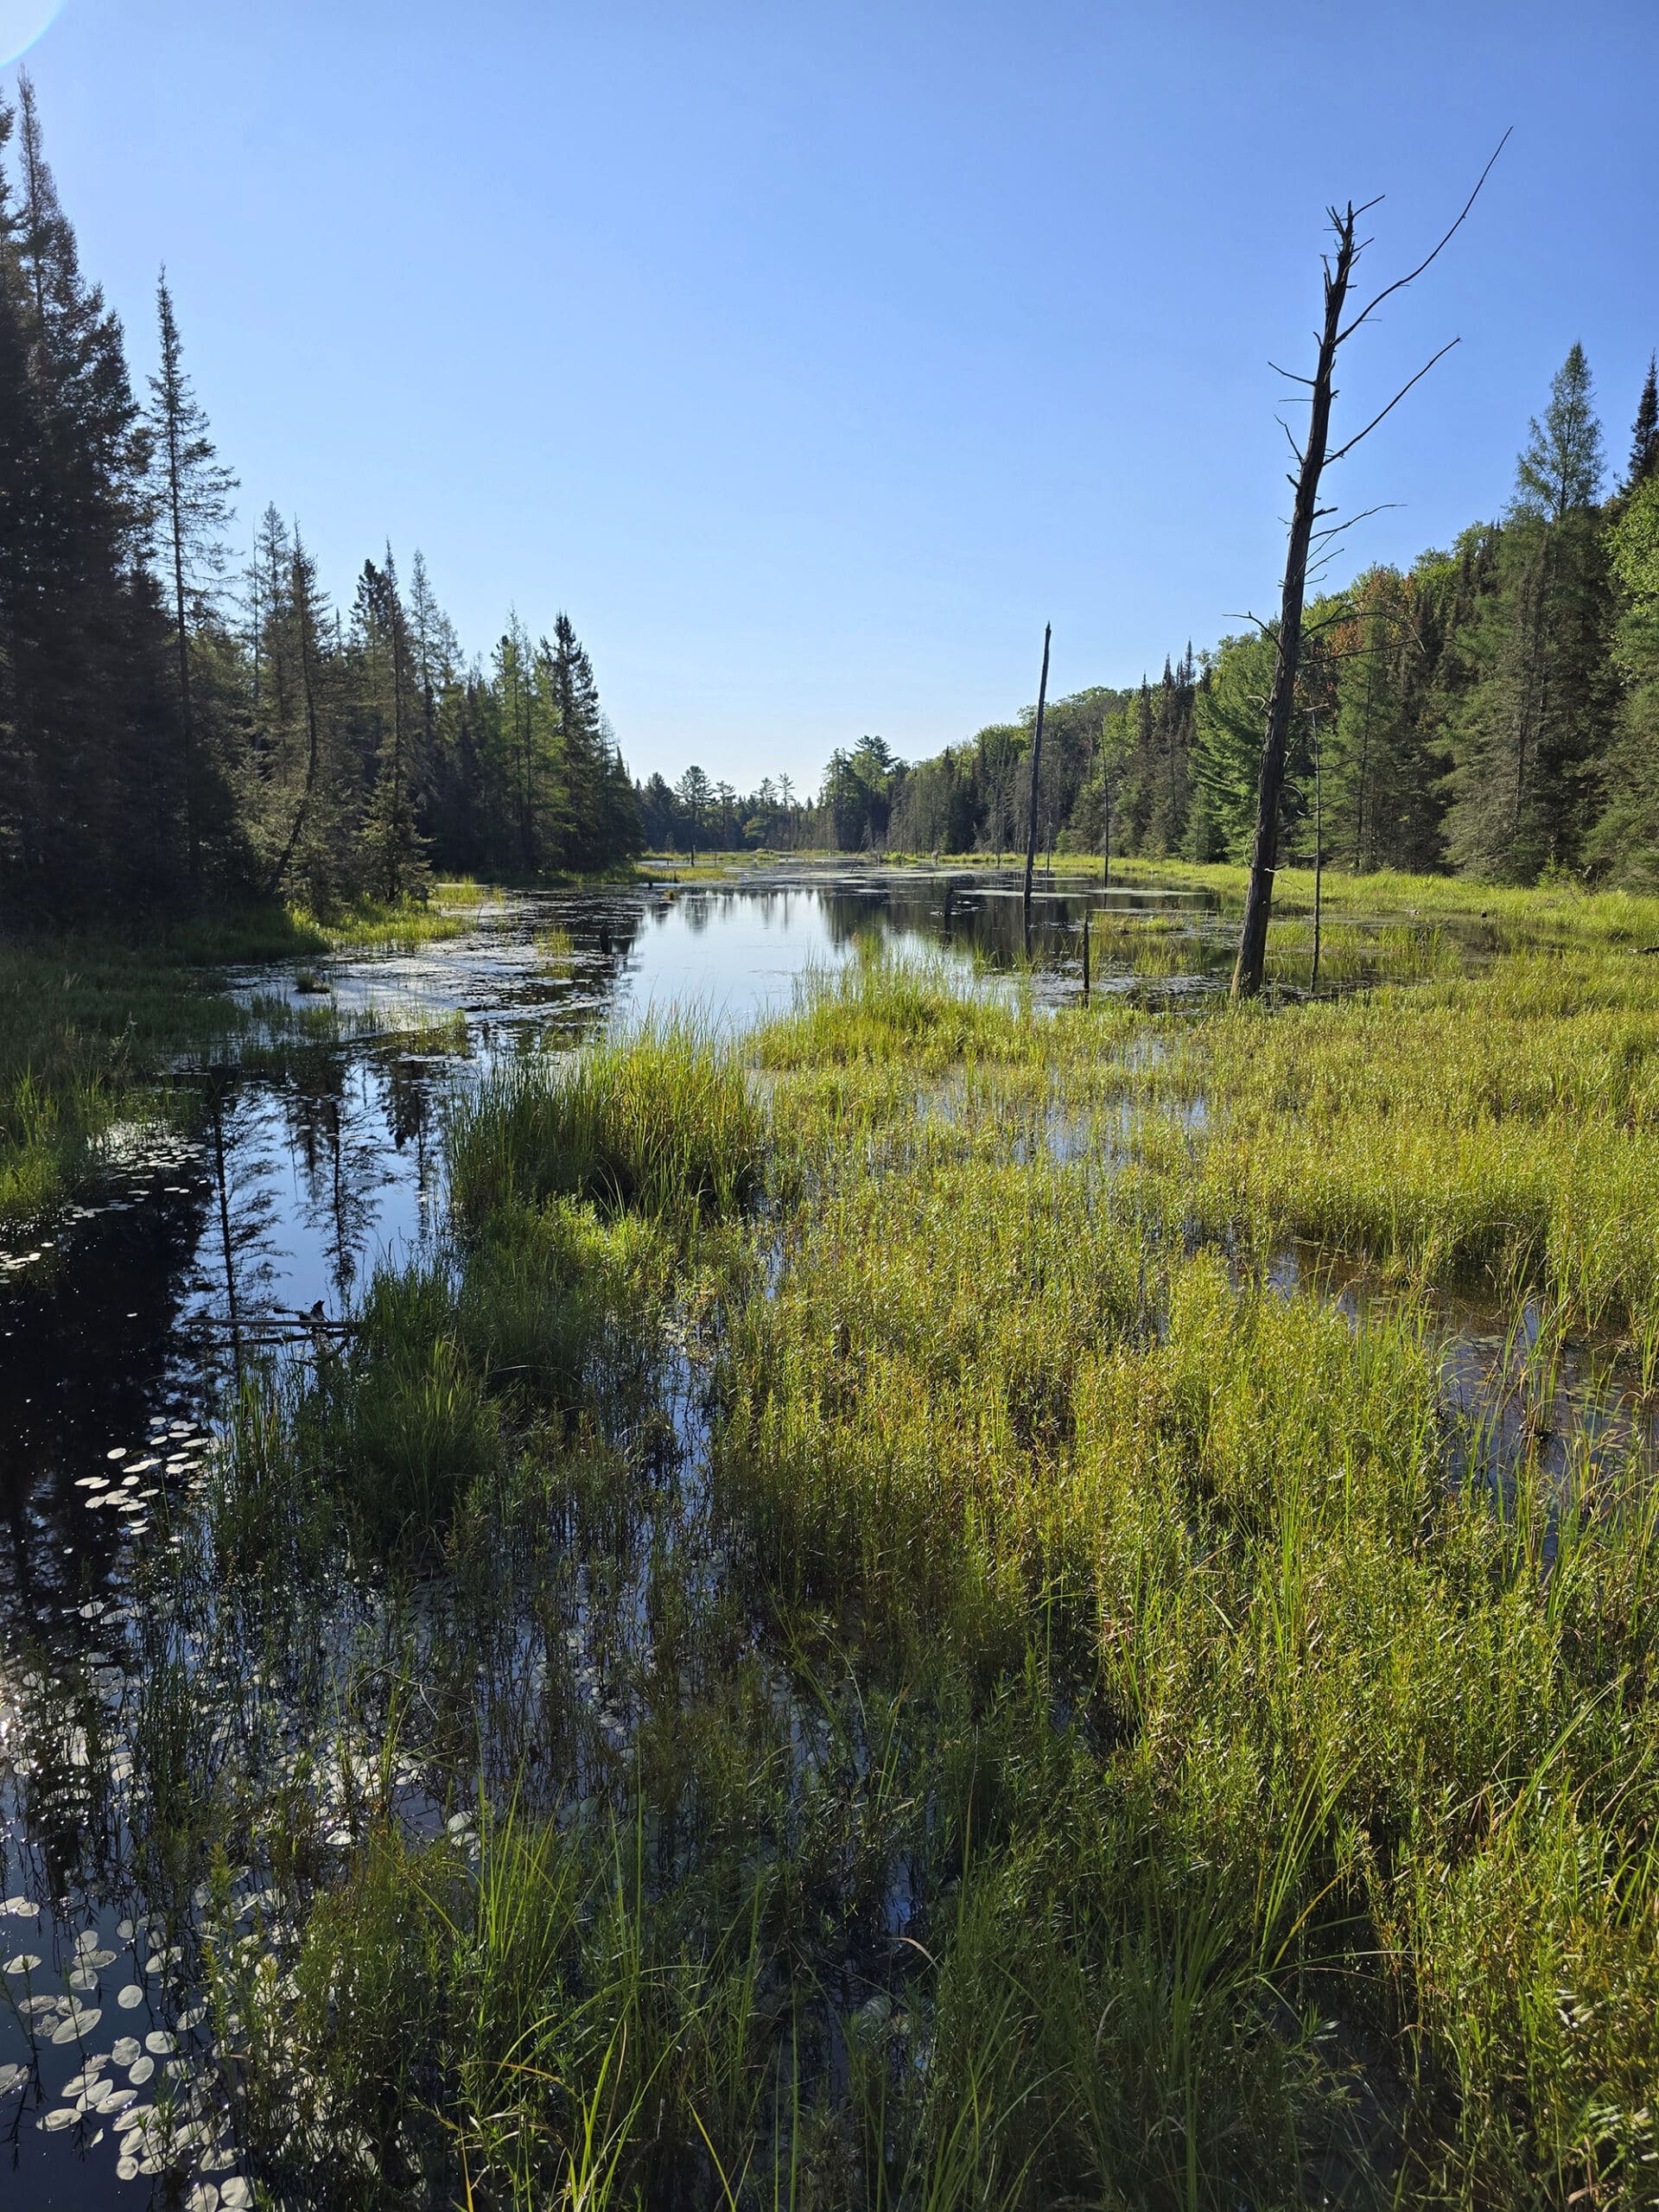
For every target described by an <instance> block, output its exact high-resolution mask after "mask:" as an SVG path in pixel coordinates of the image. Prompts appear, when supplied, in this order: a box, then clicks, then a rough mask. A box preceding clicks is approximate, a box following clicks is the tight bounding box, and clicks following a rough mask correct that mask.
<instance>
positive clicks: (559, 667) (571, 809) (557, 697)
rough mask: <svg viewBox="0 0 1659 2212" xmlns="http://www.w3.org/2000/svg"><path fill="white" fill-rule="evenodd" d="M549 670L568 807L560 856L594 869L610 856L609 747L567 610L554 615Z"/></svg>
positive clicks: (583, 651)
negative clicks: (607, 816) (607, 828)
mask: <svg viewBox="0 0 1659 2212" xmlns="http://www.w3.org/2000/svg"><path fill="white" fill-rule="evenodd" d="M549 673H550V680H551V684H552V690H553V706H554V712H555V715H556V718H557V724H558V732H559V749H560V756H561V762H562V766H563V780H564V799H565V806H566V810H567V823H566V829H565V837H564V850H563V855H562V859H563V864H564V866H565V867H567V868H575V869H577V870H582V871H588V870H592V869H594V868H602V867H604V866H605V864H606V862H607V861H608V860H609V858H610V857H611V855H610V854H609V853H608V852H607V849H606V838H605V812H606V806H605V788H606V783H607V777H608V773H609V768H610V761H609V758H608V753H609V748H608V747H607V743H606V738H605V727H604V717H603V715H602V714H601V709H600V704H599V686H598V685H597V684H596V683H594V669H593V663H592V662H591V661H590V660H589V659H588V653H587V649H586V648H585V647H584V646H583V645H582V643H581V641H580V639H578V638H577V636H576V633H575V627H574V626H573V625H572V623H571V620H570V618H569V615H568V614H559V615H557V616H556V617H555V619H554V623H553V649H552V655H551V659H550V664H549Z"/></svg>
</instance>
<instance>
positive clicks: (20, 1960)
mask: <svg viewBox="0 0 1659 2212" xmlns="http://www.w3.org/2000/svg"><path fill="white" fill-rule="evenodd" d="M40 1963H41V1955H40V1953H39V1952H38V1951H19V1952H18V1954H17V1955H16V1958H15V1959H8V1960H7V1961H6V1972H7V1973H8V1974H33V1973H34V1971H35V1967H37V1966H39V1964H40Z"/></svg>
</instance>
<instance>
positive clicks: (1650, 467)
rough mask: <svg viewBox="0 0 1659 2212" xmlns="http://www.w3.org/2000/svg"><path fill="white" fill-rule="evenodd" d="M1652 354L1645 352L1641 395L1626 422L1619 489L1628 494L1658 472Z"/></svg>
mask: <svg viewBox="0 0 1659 2212" xmlns="http://www.w3.org/2000/svg"><path fill="white" fill-rule="evenodd" d="M1655 369H1656V357H1655V356H1654V355H1653V354H1651V353H1649V356H1648V373H1647V378H1646V380H1645V381H1644V382H1643V386H1642V397H1641V398H1640V399H1639V400H1638V401H1637V409H1636V420H1635V422H1634V423H1632V424H1631V425H1630V467H1629V468H1628V469H1627V470H1626V472H1625V476H1624V483H1623V485H1622V486H1620V489H1621V490H1622V491H1623V492H1624V493H1625V494H1626V496H1627V497H1628V496H1629V494H1630V493H1632V492H1635V491H1637V489H1639V487H1640V486H1642V485H1643V484H1645V483H1646V482H1647V480H1648V479H1649V477H1650V476H1652V475H1654V474H1659V381H1656V375H1655Z"/></svg>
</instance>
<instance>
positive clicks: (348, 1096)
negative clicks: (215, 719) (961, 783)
mask: <svg viewBox="0 0 1659 2212" xmlns="http://www.w3.org/2000/svg"><path fill="white" fill-rule="evenodd" d="M1302 888H1303V887H1299V885H1298V884H1297V881H1296V880H1295V879H1294V876H1293V875H1291V874H1290V873H1289V872H1287V879H1286V897H1285V899H1284V902H1283V918H1282V919H1281V921H1280V922H1278V923H1277V924H1276V925H1275V929H1274V940H1273V958H1274V968H1272V969H1270V974H1272V975H1274V978H1275V982H1276V989H1275V992H1274V995H1273V997H1272V1000H1271V1002H1270V1003H1269V1004H1267V1005H1264V1006H1262V1007H1256V1008H1251V1009H1246V1010H1243V1011H1236V1010H1232V1009H1229V1008H1228V1007H1226V1006H1225V1004H1224V998H1223V994H1222V989H1221V986H1222V985H1223V984H1224V978H1225V974H1226V971H1227V969H1228V967H1229V966H1230V958H1231V950H1232V945H1233V943H1234V941H1235V938H1236V892H1237V887H1236V883H1235V882H1234V881H1233V880H1231V876H1230V872H1229V871H1225V870H1211V871H1199V872H1195V873H1192V874H1189V875H1188V876H1185V877H1183V878H1175V877H1169V878H1165V879H1160V878H1159V877H1158V876H1157V875H1156V874H1154V873H1151V872H1148V871H1141V872H1138V873H1135V874H1132V877H1131V880H1128V881H1127V882H1125V883H1123V884H1122V885H1120V886H1117V887H1114V888H1112V889H1111V890H1110V891H1103V889H1102V888H1101V887H1099V886H1098V885H1097V884H1096V883H1093V882H1092V881H1090V880H1089V879H1087V878H1085V877H1084V876H1082V875H1077V876H1073V877H1062V878H1060V879H1058V880H1054V881H1051V882H1048V883H1046V885H1045V886H1044V887H1043V891H1042V895H1041V896H1040V897H1039V900H1038V902H1037V908H1036V920H1035V925H1034V928H1033V933H1032V937H1031V940H1030V942H1029V944H1027V940H1026V938H1025V933H1024V931H1023V930H1022V928H1021V925H1020V903H1019V899H1018V896H1017V893H1016V891H1015V888H1014V883H1013V880H1012V879H1010V878H1006V877H1003V876H1001V875H1000V874H998V873H997V872H996V871H994V870H988V869H984V868H963V869H958V870H938V869H927V868H906V869H890V870H876V869H868V868H867V869H858V868H813V867H810V866H807V865H804V864H800V863H779V864H778V865H776V866H772V867H767V868H759V867H757V868H752V869H750V870H748V871H747V873H746V874H741V875H739V874H735V873H734V874H731V875H729V876H725V877H720V876H715V877H713V878H710V879H708V880H686V881H680V882H675V881H671V880H657V881H647V882H645V883H642V884H639V885H637V886H632V887H613V888H607V889H600V890H580V889H579V890H571V891H563V892H545V893H541V892H525V893H473V894H471V895H470V898H469V900H468V902H467V903H466V904H464V905H459V904H458V905H456V906H454V907H453V908H452V909H451V913H450V919H449V922H448V925H447V926H446V927H445V928H444V929H443V930H442V931H438V930H433V931H428V932H424V933H419V934H417V935H415V936H410V937H407V938H404V940H403V941H401V942H397V941H394V942H392V943H391V944H382V945H378V946H376V945H373V944H367V945H364V944H357V945H353V944H341V945H338V946H337V947H336V948H335V949H333V950H318V949H316V947H315V946H314V945H313V946H308V947H307V948H303V949H301V950H294V951H290V952H288V953H285V954H284V955H283V957H281V958H279V959H275V960H272V959H265V960H262V961H258V962H252V961H247V962H244V963H241V964H238V963H235V962H234V961H232V962H231V963H228V964H227V963H221V964H220V965H219V968H218V969H216V970H215V971H214V972H213V974H212V975H211V976H209V975H207V974H201V975H197V974H195V973H194V972H191V973H188V974H186V973H183V972H181V974H180V975H179V976H178V977H177V979H176V983H175V988H176V990H177V994H178V998H179V1002H180V1007H181V1013H180V1016H179V1019H178V1020H177V1022H176V1024H175V1028H174V1030H173V1033H171V1034H170V1035H169V1034H168V1030H167V1025H166V1023H165V1021H164V1020H161V1019H160V1018H157V1019H156V1021H155V1022H154V1024H153V1033H152V1034H150V1035H149V1037H147V1039H146V1040H145V1044H144V1050H143V1053H142V1054H140V1053H138V1052H137V1050H136V1049H135V1048H133V1047H129V1048H128V1051H129V1058H128V1061H127V1063H126V1065H125V1069H124V1079H123V1087H122V1088H121V1089H120V1090H119V1093H118V1096H116V1097H114V1098H113V1099H112V1100H111V1101H110V1102H109V1103H105V1105H104V1106H103V1107H100V1108H99V1110H98V1111H96V1112H94V1111H92V1110H91V1109H87V1110H86V1111H84V1112H83V1113H82V1116H81V1122H80V1138H79V1144H78V1148H77V1149H76V1150H75V1151H73V1154H70V1153H65V1154H61V1155H60V1172H59V1173H58V1177H57V1179H56V1180H55V1181H51V1180H48V1181H44V1182H41V1183H39V1184H38V1185H37V1186H36V1187H37V1188H39V1189H40V1190H41V1191H42V1192H48V1193H49V1203H46V1204H41V1205H37V1206H36V1207H35V1209H34V1210H33V1211H27V1210H25V1209H24V1208H23V1207H22V1205H21V1203H20V1204H18V1205H14V1207H13V1209H12V1211H11V1213H10V1216H9V1219H8V1227H7V1230H6V1235H5V1237H4V1239H3V1240H0V1241H3V1243H4V1244H5V1248H6V1249H5V1250H4V1253H3V1256H0V1332H3V1333H0V1406H3V1414H0V1514H3V1519H4V1528H3V1534H0V1609H3V1610H0V1851H3V1864H0V1954H3V1955H0V1970H3V1989H4V1995H3V1998H0V2156H3V2158H5V2160H6V2161H7V2163H8V2166H9V2171H8V2175H7V2186H8V2188H9V2189H10V2190H13V2191H14V2192H15V2193H16V2201H17V2202H27V2203H29V2204H31V2205H34V2204H39V2205H65V2206H73V2207H78V2208H79V2207H85V2208H87V2209H88V2212H92V2208H95V2207H96V2208H101V2207H103V2206H105V2205H111V2206H113V2205H123V2204H127V2205H143V2204H145V2203H147V2202H155V2203H156V2204H163V2203H167V2204H171V2203H175V2202H181V2203H187V2204H188V2205H189V2206H190V2207H191V2208H192V2212H215V2209H216V2208H218V2207H219V2206H223V2207H225V2208H226V2212H238V2208H240V2207H242V2206H245V2205H246V2206H251V2205H252V2204H254V2203H270V2204H272V2205H275V2204H278V2203H283V2204H292V2205H296V2206H298V2205H307V2206H309V2205H334V2204H341V2205H357V2204H364V2205H369V2204H372V2205H382V2204H385V2205H393V2204H397V2205H409V2206H410V2207H416V2206H419V2207H425V2206H440V2205H448V2204H451V2203H469V2204H474V2205H486V2204H494V2205H503V2206H505V2205H515V2206H517V2205H523V2206H524V2207H529V2206H531V2205H534V2206H537V2207H541V2206H544V2205H549V2204H562V2203H568V2204H571V2205H575V2204H582V2205H588V2206H594V2205H600V2204H604V2203H613V2204H618V2205H622V2204H627V2205H633V2204H649V2205H653V2206H655V2205H673V2206H680V2205H686V2206H694V2205H695V2206H702V2205H710V2206H749V2205H754V2206H760V2205H763V2204H764V2205H769V2206H777V2205H779V2204H783V2203H790V2204H796V2205H801V2206H808V2205H823V2206H829V2205H842V2204H858V2205H871V2206H874V2205H883V2206H886V2205H892V2206H894V2207H909V2206H912V2205H913V2206H918V2207H920V2206H925V2207H928V2208H942V2207H945V2206H957V2205H960V2206H964V2207H965V2206H969V2205H972V2206H985V2205H1007V2206H1010V2207H1012V2206H1018V2205H1027V2204H1029V2205H1038V2204H1056V2203H1071V2202H1076V2203H1080V2204H1081V2203H1090V2204H1101V2203H1106V2204H1112V2203H1122V2204H1125V2205H1130V2204H1134V2205H1139V2204H1169V2205H1177V2204H1180V2205H1198V2204H1211V2203H1213V2204H1217V2205H1221V2204H1227V2205H1236V2204H1240V2203H1247V2204H1252V2205H1262V2206H1266V2205H1269V2204H1278V2203H1283V2202H1302V2201H1307V2202H1329V2201H1333V2200H1334V2201H1340V2202H1349V2203H1356V2204H1370V2203H1381V2202H1399V2201H1411V2202H1458V2203H1470V2204H1474V2203H1484V2202H1523V2201H1534V2200H1536V2201H1539V2202H1560V2201H1562V2200H1563V2199H1564V2198H1565V2197H1567V2196H1570V2195H1571V2194H1572V2193H1573V2191H1574V2190H1580V2191H1586V2192H1588V2195H1587V2196H1586V2198H1585V2200H1584V2201H1592V2202H1623V2201H1630V2202H1637V2201H1641V2200H1640V2191H1641V2189H1642V2188H1643V2186H1645V2183H1643V2181H1642V2178H1641V2177H1642V2176H1643V2173H1644V2172H1646V2171H1649V2170H1650V2161H1651V2158H1652V2156H1653V2155H1654V2153H1655V2151H1656V2148H1659V2145H1656V2143H1655V2123H1654V2121H1653V2119H1652V2101H1651V2091H1652V2089H1653V2086H1654V2082H1655V2075H1656V2063H1659V2041H1656V2031H1655V2026H1654V2021H1655V2018H1656V2017H1659V2006H1656V2001H1655V2000H1656V1997H1659V1986H1656V1978H1655V1977H1656V1968H1655V1964H1654V1961H1655V1957H1656V1955H1659V1954H1656V1946H1655V1943H1654V1941H1653V1929H1654V1916H1655V1914H1656V1912H1659V1859H1656V1857H1655V1847H1654V1843H1653V1837H1654V1834H1655V1833H1656V1830H1655V1827H1654V1821H1655V1817H1656V1815H1659V1754H1656V1745H1655V1734H1654V1723H1653V1710H1654V1708H1653V1704H1652V1694H1651V1688H1650V1672H1651V1667H1652V1663H1653V1628H1652V1612H1653V1608H1652V1599H1651V1588H1652V1571H1653V1568H1654V1566H1655V1564H1656V1544H1659V1525H1656V1515H1655V1508H1654V1505H1653V1491H1652V1485H1651V1479H1650V1478H1651V1473H1652V1462H1653V1451H1654V1442H1653V1438H1654V1404H1655V1397H1654V1393H1655V1385H1656V1382H1659V960H1655V959H1653V958H1651V957H1648V952H1647V948H1648V947H1649V945H1651V944H1653V943H1654V942H1655V941H1656V940H1659V902H1644V901H1642V900H1638V899H1619V898H1610V899H1584V898H1581V897H1580V898H1579V899H1576V900H1575V899H1571V898H1566V897H1556V896H1553V895H1551V894H1548V893H1532V894H1503V893H1471V894H1466V895H1460V894H1459V887H1450V886H1446V885H1444V884H1429V883H1427V882H1425V881H1423V880H1416V879H1402V878H1394V879H1383V880H1376V879H1372V880H1359V881H1357V882H1354V883H1351V885H1349V886H1346V887H1344V886H1341V885H1338V886H1336V887H1334V889H1333V888H1332V887H1331V886H1330V885H1329V884H1327V898H1328V903H1327V906H1326V912H1325V920H1324V925H1323V945H1322V953H1323V965H1322V970H1321V974H1322V979H1323V982H1324V986H1325V988H1324V990H1323V992H1322V993H1321V994H1320V995H1313V994H1312V993H1311V992H1310V991H1309V989H1308V983H1309V980H1310V978H1309V968H1308V963H1309V957H1310V953H1311V943H1310V938H1309V925H1308V918H1307V916H1306V912H1305V911H1302V910H1303V909H1304V908H1305V905H1306V901H1305V899H1304V898H1303V897H1302V896H1301V891H1302ZM1477 900H1478V902H1479V903H1476V902H1477ZM1085 918H1087V919H1088V922H1089V926H1090V955H1091V961H1090V991H1089V994H1088V995H1087V997H1086V998H1085V996H1084V988H1083V969H1082V959H1081V946H1082V938H1081V928H1082V925H1083V924H1084V920H1085ZM117 995H118V994H117ZM209 1008H211V1009H212V1014H211V1018H209V1014H208V1012H207V1009H209ZM73 1058H74V1056H73V1052H71V1051H70V1050H69V1048H68V1047H67V1046H64V1047H62V1049H61V1050H60V1062H59V1065H62V1066H68V1065H72V1064H73ZM100 1096H105V1094H100ZM9 1127H10V1132H11V1135H12V1137H13V1143H14V1150H15V1151H21V1150H22V1148H23V1147H25V1146H26V1144H27V1142H28V1141H29V1138H30V1133H31V1131H35V1132H37V1131H38V1127H39V1122H38V1114H37V1120H36V1122H32V1123H30V1124H29V1127H28V1128H24V1126H23V1124H22V1121H21V1120H20V1119H19V1118H18V1117H16V1116H13V1119H12V1121H11V1122H10V1125H9ZM16 1187H19V1188H21V1187H22V1185H21V1184H20V1185H17V1186H16Z"/></svg>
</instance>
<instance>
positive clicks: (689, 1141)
mask: <svg viewBox="0 0 1659 2212" xmlns="http://www.w3.org/2000/svg"><path fill="white" fill-rule="evenodd" d="M765 1141H766V1125H765V1117H764V1115H763V1112H762V1109H761V1108H760V1105H759V1104H758V1103H756V1102H755V1100H754V1099H753V1097H752V1096H751V1094H750V1091H749V1088H748V1084H747V1079H746V1077H745V1076H744V1073H743V1071H742V1068H741V1065H739V1064H738V1061H737V1059H736V1057H735V1055H734V1052H732V1051H731V1049H730V1048H729V1047H728V1046H721V1045H720V1044H719V1043H717V1042H716V1041H715V1039H713V1038H712V1037H711V1036H710V1035H709V1033H708V1032H707V1031H706V1030H705V1029H704V1028H703V1027H701V1026H700V1025H699V1024H698V1023H697V1022H696V1020H693V1019H691V1018H690V1017H687V1016H683V1015H677V1016H675V1017H672V1018H671V1019H669V1020H652V1021H648V1022H647V1023H645V1025H644V1026H643V1027H641V1028H639V1030H637V1031H636V1032H634V1033H632V1034H630V1035H626V1036H623V1037H620V1038H616V1039H612V1040H609V1041H607V1042H606V1043H604V1044H602V1045H601V1046H598V1047H596V1048H595V1049H594V1050H593V1051H592V1052H585V1053H582V1054H581V1055H572V1056H570V1057H569V1058H565V1059H563V1060H553V1059H548V1058H525V1059H523V1060H519V1061H516V1062H513V1063H512V1064H510V1065H507V1066H506V1067H505V1068H504V1069H502V1070H501V1071H499V1073H497V1074H495V1075H493V1076H492V1077H488V1078H487V1079H486V1081H485V1082H484V1084H481V1085H480V1089H479V1090H478V1092H477V1093H476V1095H475V1096H473V1097H471V1098H468V1099H467V1100H466V1101H464V1102H463V1103H461V1104H460V1105H459V1106H458V1107H457V1109H456V1110H455V1113H454V1116H453V1118H452V1121H451V1124H450V1131H449V1157H450V1166H451V1176H452V1184H453V1192H454V1204H455V1206H456V1209H457V1211H458V1213H459V1214H460V1216H461V1219H462V1220H463V1221H465V1222H469V1223H473V1224H479V1223H481V1222H484V1221H485V1220H486V1219H487V1218H488V1217H489V1216H490V1215H492V1214H493V1213H495V1212H497V1211H500V1210H501V1209H502V1208H504V1207H505V1206H506V1205H510V1204H513V1203H518V1204H520V1205H539V1204H540V1203H541V1202H542V1201H543V1200H544V1199H547V1198H554V1197H564V1196H568V1197H580V1198H591V1199H593V1200H594V1201H595V1202H596V1203H597V1204H598V1205H601V1206H602V1207H605V1208H607V1209H616V1208H621V1207H632V1208H635V1209H637V1210H639V1211H642V1212H644V1213H645V1214H647V1215H651V1216H660V1217H664V1218H667V1219H670V1220H675V1221H683V1220H685V1219H688V1218H690V1217H696V1215H698V1214H701V1213H704V1212H714V1213H722V1212H730V1211H736V1210H737V1209H739V1208H741V1207H742V1206H743V1205H747V1204H748V1203H749V1202H750V1201H751V1200H752V1199H753V1198H755V1197H756V1196H758V1194H759V1192H760V1183H761V1178H762V1173H763V1165H764V1147H765Z"/></svg>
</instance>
